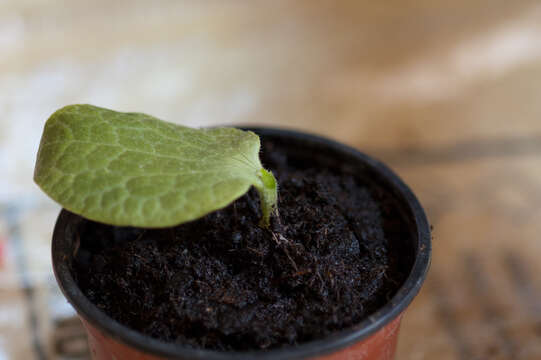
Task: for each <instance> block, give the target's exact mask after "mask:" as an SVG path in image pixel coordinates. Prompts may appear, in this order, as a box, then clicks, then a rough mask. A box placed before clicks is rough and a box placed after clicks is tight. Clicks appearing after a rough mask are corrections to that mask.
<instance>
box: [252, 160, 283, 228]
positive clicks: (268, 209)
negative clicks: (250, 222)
mask: <svg viewBox="0 0 541 360" xmlns="http://www.w3.org/2000/svg"><path fill="white" fill-rule="evenodd" d="M257 177H258V178H259V180H260V183H258V184H255V185H254V186H255V188H256V189H257V192H258V193H259V201H260V205H261V212H262V214H263V216H262V217H261V221H260V222H259V226H261V227H264V228H268V227H269V226H270V217H271V215H272V213H273V211H274V210H275V209H276V202H277V200H278V185H277V183H276V179H275V178H274V175H272V173H271V172H270V171H267V170H265V169H263V168H261V170H259V172H258V174H257Z"/></svg>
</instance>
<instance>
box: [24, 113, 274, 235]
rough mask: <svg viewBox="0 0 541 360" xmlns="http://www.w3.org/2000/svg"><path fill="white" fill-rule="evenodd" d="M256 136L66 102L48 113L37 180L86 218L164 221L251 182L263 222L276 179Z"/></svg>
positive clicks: (218, 202) (195, 211)
mask: <svg viewBox="0 0 541 360" xmlns="http://www.w3.org/2000/svg"><path fill="white" fill-rule="evenodd" d="M259 149H260V141H259V137H258V136H257V135H256V134H254V133H253V132H250V131H243V130H239V129H235V128H210V129H192V128H189V127H185V126H180V125H176V124H172V123H168V122H165V121H162V120H159V119H156V118H154V117H152V116H150V115H146V114H142V113H121V112H116V111H112V110H108V109H104V108H99V107H96V106H92V105H69V106H66V107H64V108H62V109H60V110H58V111H56V112H55V113H54V114H53V115H51V117H50V118H49V119H48V120H47V122H46V124H45V129H44V132H43V136H42V139H41V143H40V147H39V151H38V155H37V160H36V168H35V172H34V180H35V182H36V183H37V184H38V185H39V186H40V187H41V188H42V189H43V190H44V191H45V193H47V194H48V195H49V196H50V197H51V198H52V199H53V200H55V201H57V202H58V203H59V204H60V205H62V206H63V207H64V208H66V209H68V210H70V211H72V212H74V213H77V214H79V215H81V216H83V217H85V218H88V219H91V220H95V221H99V222H103V223H107V224H112V225H129V226H137V227H148V228H155V227H167V226H173V225H178V224H180V223H184V222H187V221H190V220H194V219H197V218H199V217H201V216H204V215H206V214H208V213H209V212H212V211H214V210H217V209H220V208H223V207H225V206H227V205H228V204H230V203H231V202H232V201H234V200H235V199H237V198H238V197H240V196H242V195H243V194H244V193H246V192H247V191H248V189H249V188H250V186H252V185H254V186H255V187H256V188H257V190H258V192H259V194H260V198H261V204H262V212H263V215H264V216H263V219H262V223H263V224H264V225H268V222H269V217H270V213H271V211H272V208H273V207H274V206H275V203H276V181H275V179H274V177H273V176H272V174H271V173H270V172H268V171H266V170H265V169H263V167H262V166H261V162H260V160H259Z"/></svg>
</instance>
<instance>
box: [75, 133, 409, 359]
mask: <svg viewBox="0 0 541 360" xmlns="http://www.w3.org/2000/svg"><path fill="white" fill-rule="evenodd" d="M263 145H264V146H263V147H264V152H263V154H265V155H266V156H265V157H264V159H263V160H264V161H263V163H264V164H265V165H266V167H267V168H270V169H272V171H273V172H274V174H275V176H276V177H277V179H278V182H279V185H280V188H279V197H280V199H279V206H278V209H279V221H278V220H277V219H276V218H275V219H274V220H273V224H272V231H269V230H264V229H262V228H260V227H258V226H257V224H258V221H259V218H260V210H259V199H258V197H257V194H256V192H255V191H253V190H251V191H250V192H249V193H248V194H246V195H245V196H243V197H242V198H240V199H239V200H237V201H236V202H235V203H233V204H232V205H230V206H229V207H227V208H225V209H223V210H220V211H217V212H214V213H212V214H210V215H208V216H206V217H204V218H202V219H200V220H197V221H194V222H191V223H188V224H184V225H181V226H177V227H174V228H168V229H156V230H148V229H147V230H144V229H135V228H120V227H113V226H108V225H103V224H98V223H95V222H91V221H84V222H83V223H82V225H81V226H80V228H79V237H80V240H81V243H80V247H79V250H78V252H77V255H76V257H75V260H74V264H73V272H74V277H75V279H76V281H77V283H78V284H79V286H80V287H81V289H82V291H83V292H84V293H85V294H86V296H87V297H88V298H89V299H90V300H91V301H92V302H93V303H94V304H96V305H97V306H98V307H99V308H100V309H102V310H103V311H104V312H106V313H107V314H108V315H109V316H111V317H112V318H114V319H116V320H117V321H119V322H120V323H122V324H125V325H127V326H129V327H131V328H133V329H136V330H138V331H140V332H142V333H144V334H147V335H149V336H152V337H155V338H158V339H161V340H164V341H169V342H180V343H183V344H186V345H188V346H193V347H197V348H207V349H218V350H226V351H231V350H254V349H267V348H276V347H281V346H284V345H291V344H299V343H303V342H306V341H310V340H314V339H319V338H322V337H324V336H325V335H327V334H329V333H331V332H333V331H336V330H340V329H343V328H346V327H348V326H351V325H354V324H356V323H358V322H359V321H361V320H362V319H363V318H365V317H366V316H368V315H369V314H371V313H373V312H374V311H375V310H377V309H378V308H379V307H381V306H382V305H383V304H385V303H386V301H387V300H388V299H389V298H390V297H391V296H392V295H393V294H394V293H395V292H396V291H397V289H398V288H399V287H400V285H401V284H402V283H403V282H404V280H405V278H406V276H407V274H408V272H409V269H410V266H411V262H412V254H411V251H409V250H408V248H409V247H408V246H411V245H404V244H408V243H409V244H411V238H410V235H409V227H408V224H407V223H406V221H405V220H404V217H403V216H402V215H401V213H400V211H399V210H398V206H397V201H396V200H395V199H393V197H392V196H391V195H390V194H388V192H386V191H384V190H383V189H381V188H380V187H379V186H378V185H374V184H370V182H369V181H366V179H363V178H362V177H359V175H358V174H349V173H344V172H342V171H340V170H338V169H321V168H320V167H318V164H312V165H311V164H309V163H306V162H302V161H298V160H296V161H294V160H291V159H288V157H287V155H286V154H285V153H284V152H283V151H281V150H280V149H279V148H278V147H277V146H275V144H272V143H269V142H264V144H263ZM311 166H316V167H318V168H311Z"/></svg>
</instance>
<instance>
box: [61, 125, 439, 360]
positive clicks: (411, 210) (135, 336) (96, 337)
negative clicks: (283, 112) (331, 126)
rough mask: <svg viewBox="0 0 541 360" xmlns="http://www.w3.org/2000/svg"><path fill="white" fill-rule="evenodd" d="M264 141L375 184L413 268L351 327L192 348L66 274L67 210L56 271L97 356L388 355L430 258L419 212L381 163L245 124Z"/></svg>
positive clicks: (72, 244)
mask: <svg viewBox="0 0 541 360" xmlns="http://www.w3.org/2000/svg"><path fill="white" fill-rule="evenodd" d="M250 130H252V131H254V132H256V133H258V134H259V135H260V136H261V137H262V139H266V138H268V139H271V140H273V142H277V143H278V144H279V145H280V146H284V147H286V149H287V151H288V154H291V156H292V157H294V158H296V159H299V161H302V159H304V161H310V162H312V163H313V162H315V161H317V163H318V164H320V165H321V166H332V167H337V166H339V167H341V168H345V169H347V170H348V171H350V172H353V173H359V174H362V176H363V179H364V178H365V177H366V178H367V179H371V180H370V181H373V182H376V183H378V184H379V185H380V186H382V187H383V188H384V189H386V190H387V191H389V192H390V193H391V194H392V195H393V196H394V197H395V198H396V199H397V200H398V203H399V204H400V207H401V209H400V211H401V212H402V214H404V216H405V218H406V219H407V221H408V224H409V226H410V231H411V234H410V235H411V236H410V238H411V239H413V240H412V241H411V243H408V244H403V246H404V247H406V248H408V251H409V252H411V254H413V263H412V264H411V271H410V273H409V276H408V277H407V279H406V281H405V282H404V284H403V285H402V286H401V287H400V289H399V290H398V292H397V293H396V294H395V295H394V296H393V297H392V298H391V299H390V301H389V302H388V303H387V304H385V305H384V306H383V307H381V308H380V309H379V310H378V311H376V312H375V313H373V314H372V315H371V316H369V317H368V318H367V319H365V320H363V321H361V322H360V323H359V324H357V325H355V326H354V327H352V328H349V329H346V330H343V331H340V332H337V333H335V334H333V335H332V336H329V337H327V338H325V339H321V340H318V341H313V342H309V343H305V344H302V345H299V346H296V347H290V348H283V349H278V350H269V351H260V352H227V353H225V352H216V351H209V350H195V349H192V348H188V347H184V346H182V345H179V344H173V343H165V342H161V341H159V340H157V339H153V338H149V337H147V336H145V335H143V334H141V333H139V332H136V331H134V330H132V329H130V328H127V327H126V326H124V325H122V324H120V323H118V322H116V321H115V320H113V319H111V318H110V317H109V316H107V315H106V314H105V313H103V312H102V311H101V310H100V309H98V308H97V307H96V306H95V305H94V304H92V303H91V302H90V301H89V300H88V299H87V298H86V297H85V295H84V294H83V293H82V292H81V290H80V289H79V287H78V286H77V284H76V283H75V281H74V279H73V277H72V259H73V254H74V252H75V251H76V249H77V246H78V244H77V240H76V238H75V236H74V229H75V228H76V227H77V225H78V223H79V222H80V221H82V218H81V217H79V216H78V215H74V214H72V213H70V212H68V211H66V210H62V212H61V213H60V215H59V218H58V221H57V224H56V227H55V230H54V235H53V244H52V256H53V267H54V272H55V275H56V278H57V281H58V284H59V286H60V288H61V289H62V291H63V293H64V295H65V296H66V298H67V299H68V301H69V302H70V303H71V304H72V305H73V306H74V308H75V309H76V311H77V312H78V313H79V315H80V317H81V319H82V321H83V324H84V325H85V326H86V327H87V330H88V335H89V342H90V346H91V349H92V351H93V356H94V358H95V359H163V358H167V359H215V360H217V359H305V358H321V359H342V358H349V356H355V357H354V358H355V359H392V358H393V357H394V350H395V347H396V339H397V334H398V326H399V323H400V319H401V316H402V314H403V312H404V310H405V309H406V308H407V306H408V305H409V304H410V303H411V301H412V300H413V298H414V297H415V295H416V294H417V293H418V292H419V289H420V288H421V285H422V283H423V281H424V279H425V276H426V273H427V271H428V267H429V263H430V254H431V243H430V230H429V225H428V222H427V219H426V216H425V213H424V211H423V209H422V207H421V205H420V204H419V202H418V201H417V199H416V198H415V196H414V194H413V193H412V192H411V190H410V189H409V188H408V187H407V186H406V185H405V184H404V183H403V182H402V180H400V178H399V177H398V176H397V175H396V174H395V173H393V172H392V171H391V170H390V169H389V168H388V167H387V166H385V165H384V164H382V163H381V162H379V161H377V160H374V159H373V158H371V157H369V156H367V155H365V154H363V153H361V152H359V151H357V150H355V149H353V148H351V147H348V146H346V145H343V144H340V143H338V142H335V141H332V140H329V139H326V138H323V137H319V136H315V135H310V134H306V133H301V132H297V131H291V130H283V129H272V128H251V129H250Z"/></svg>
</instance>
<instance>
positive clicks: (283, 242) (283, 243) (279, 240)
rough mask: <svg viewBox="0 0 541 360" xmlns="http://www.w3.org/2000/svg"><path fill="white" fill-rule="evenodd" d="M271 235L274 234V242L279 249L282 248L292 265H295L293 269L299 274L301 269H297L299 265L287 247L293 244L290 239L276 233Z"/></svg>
mask: <svg viewBox="0 0 541 360" xmlns="http://www.w3.org/2000/svg"><path fill="white" fill-rule="evenodd" d="M271 233H272V238H273V240H274V241H275V242H276V244H277V245H278V247H280V248H281V249H282V250H284V253H285V254H286V256H287V258H288V259H289V261H290V262H291V265H293V268H294V269H295V271H297V272H298V271H299V268H298V267H297V264H296V263H295V261H294V260H293V258H292V257H291V255H290V254H289V251H288V250H287V246H288V245H289V244H291V242H290V241H289V240H288V239H286V238H285V237H284V236H283V235H282V234H278V235H277V234H276V233H275V232H271Z"/></svg>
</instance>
